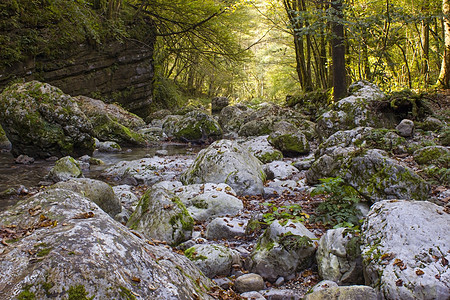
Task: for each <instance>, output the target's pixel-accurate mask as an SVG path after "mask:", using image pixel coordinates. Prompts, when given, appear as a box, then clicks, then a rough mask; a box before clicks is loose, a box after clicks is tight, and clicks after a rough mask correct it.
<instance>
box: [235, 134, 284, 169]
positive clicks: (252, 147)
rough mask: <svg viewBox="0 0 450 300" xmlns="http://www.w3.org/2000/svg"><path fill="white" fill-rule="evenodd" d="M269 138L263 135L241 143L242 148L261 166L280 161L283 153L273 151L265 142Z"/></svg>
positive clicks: (267, 142)
mask: <svg viewBox="0 0 450 300" xmlns="http://www.w3.org/2000/svg"><path fill="white" fill-rule="evenodd" d="M268 137H269V136H268V135H263V136H258V137H254V138H251V139H249V140H247V141H245V142H243V143H242V146H244V147H246V148H247V149H248V150H249V151H250V153H251V154H253V155H254V156H255V157H256V158H257V159H259V160H260V161H261V162H262V163H263V164H266V163H270V162H272V161H275V160H282V159H283V153H281V151H280V150H277V149H275V148H274V147H273V146H272V145H271V144H270V143H269V141H268V140H267V138H268Z"/></svg>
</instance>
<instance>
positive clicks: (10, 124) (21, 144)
mask: <svg viewBox="0 0 450 300" xmlns="http://www.w3.org/2000/svg"><path fill="white" fill-rule="evenodd" d="M0 120H1V124H0V125H1V126H2V127H3V129H4V130H5V133H6V136H7V137H8V139H9V141H10V142H11V144H12V149H11V153H12V154H13V155H14V156H19V155H20V154H25V155H28V156H31V157H35V158H47V157H51V156H58V157H63V156H66V155H72V156H75V157H78V156H82V155H85V154H89V155H90V154H92V152H93V151H94V139H93V137H92V123H91V121H90V120H89V119H88V118H87V117H86V115H85V114H84V113H83V112H82V111H81V110H80V108H79V106H78V104H77V102H76V101H75V99H74V98H72V97H70V96H69V95H66V94H64V93H63V92H62V91H61V90H60V89H58V88H56V87H53V86H51V85H49V84H45V83H41V82H38V81H30V82H26V83H16V84H13V85H11V86H9V87H7V88H5V89H4V90H3V92H2V93H1V94H0Z"/></svg>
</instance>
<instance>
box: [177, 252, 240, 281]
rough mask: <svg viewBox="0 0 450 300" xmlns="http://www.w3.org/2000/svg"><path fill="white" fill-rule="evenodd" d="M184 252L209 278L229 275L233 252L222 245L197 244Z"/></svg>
mask: <svg viewBox="0 0 450 300" xmlns="http://www.w3.org/2000/svg"><path fill="white" fill-rule="evenodd" d="M184 254H185V255H186V257H187V258H189V259H190V260H191V261H192V262H193V263H194V265H196V266H197V267H198V268H199V269H200V270H201V271H202V272H203V274H205V276H207V277H209V278H213V277H216V276H218V275H225V276H228V275H229V274H230V272H231V265H232V262H233V257H232V253H231V251H230V250H229V249H228V248H226V247H224V246H222V245H212V244H200V245H195V246H193V247H191V248H189V249H187V250H186V251H184Z"/></svg>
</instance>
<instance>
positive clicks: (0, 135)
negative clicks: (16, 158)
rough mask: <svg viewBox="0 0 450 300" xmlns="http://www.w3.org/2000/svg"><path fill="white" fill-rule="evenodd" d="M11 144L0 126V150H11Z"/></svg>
mask: <svg viewBox="0 0 450 300" xmlns="http://www.w3.org/2000/svg"><path fill="white" fill-rule="evenodd" d="M11 147H12V145H11V142H10V141H9V140H8V137H7V136H6V133H5V131H4V130H3V128H2V126H1V124H0V150H11Z"/></svg>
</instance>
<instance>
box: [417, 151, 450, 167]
mask: <svg viewBox="0 0 450 300" xmlns="http://www.w3.org/2000/svg"><path fill="white" fill-rule="evenodd" d="M413 156H414V160H415V161H416V162H417V163H418V164H420V165H430V164H435V165H437V166H438V167H441V168H450V150H448V149H447V148H446V147H444V146H428V147H423V148H421V149H418V150H416V151H414V153H413Z"/></svg>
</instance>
